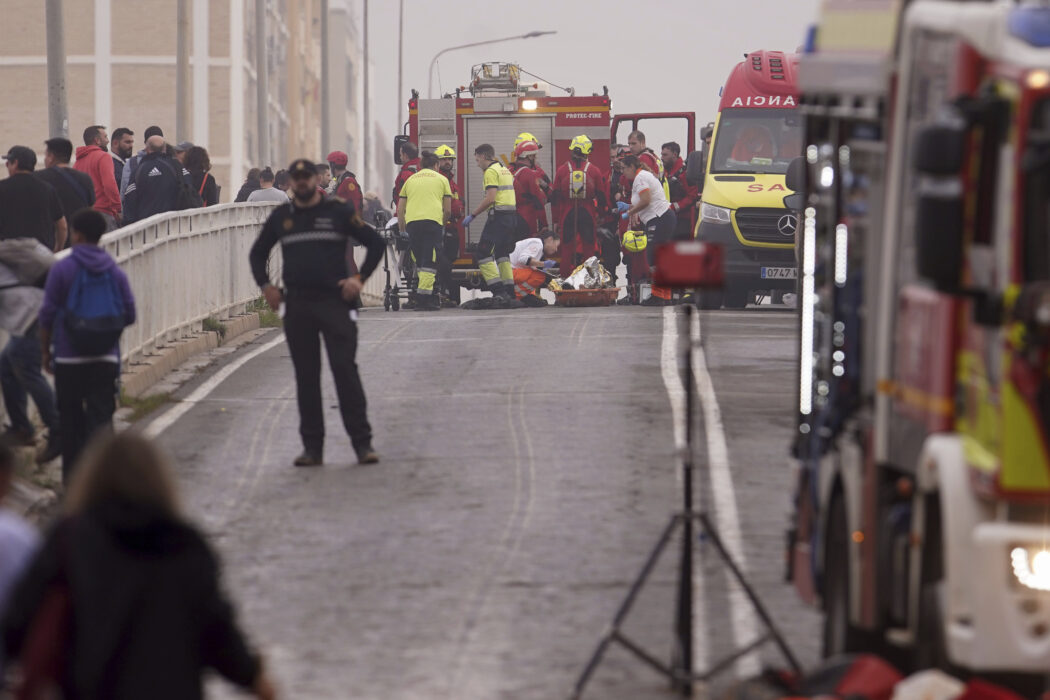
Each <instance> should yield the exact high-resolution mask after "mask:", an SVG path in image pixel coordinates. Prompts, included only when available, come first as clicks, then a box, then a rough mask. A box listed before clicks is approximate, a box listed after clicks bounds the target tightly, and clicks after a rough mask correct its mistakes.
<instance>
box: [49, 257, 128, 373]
mask: <svg viewBox="0 0 1050 700" xmlns="http://www.w3.org/2000/svg"><path fill="white" fill-rule="evenodd" d="M62 322H63V324H64V326H65V330H66V336H67V337H68V338H69V343H70V345H72V346H73V349H74V350H76V351H77V353H79V354H81V355H86V356H93V355H105V354H107V353H109V352H110V350H112V349H113V346H114V345H116V344H117V342H118V341H119V340H120V334H121V333H122V332H123V331H124V327H125V326H126V325H127V324H126V323H125V321H124V297H123V295H122V294H121V293H120V289H119V288H118V286H117V282H116V280H114V279H113V275H112V273H111V271H110V270H103V271H101V272H93V271H92V270H89V269H87V268H86V267H84V266H83V265H81V266H80V269H78V270H77V274H76V277H74V278H73V284H72V285H71V286H70V288H69V295H68V296H66V305H65V308H64V309H63V316H62Z"/></svg>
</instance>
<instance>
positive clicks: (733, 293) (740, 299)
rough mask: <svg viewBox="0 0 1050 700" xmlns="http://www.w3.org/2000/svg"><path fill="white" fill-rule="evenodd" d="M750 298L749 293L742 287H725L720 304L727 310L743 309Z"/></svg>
mask: <svg viewBox="0 0 1050 700" xmlns="http://www.w3.org/2000/svg"><path fill="white" fill-rule="evenodd" d="M752 298H753V297H752V296H751V292H750V291H749V290H748V289H746V288H744V287H727V288H726V290H725V300H724V301H723V302H722V303H723V305H724V306H725V307H726V308H727V309H744V308H747V304H748V302H749V301H751V300H752Z"/></svg>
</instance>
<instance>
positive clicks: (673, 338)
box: [660, 307, 761, 678]
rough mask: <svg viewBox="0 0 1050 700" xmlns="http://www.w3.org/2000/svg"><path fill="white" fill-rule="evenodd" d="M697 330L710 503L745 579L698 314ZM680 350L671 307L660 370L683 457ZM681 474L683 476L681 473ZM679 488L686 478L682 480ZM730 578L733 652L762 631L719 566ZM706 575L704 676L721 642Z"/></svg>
mask: <svg viewBox="0 0 1050 700" xmlns="http://www.w3.org/2000/svg"><path fill="white" fill-rule="evenodd" d="M692 318H693V324H692V327H691V328H690V329H689V334H690V336H691V340H692V341H693V377H694V381H695V384H696V390H697V394H698V396H699V398H700V409H701V411H702V412H703V416H704V434H705V436H706V442H707V445H706V447H707V460H706V466H707V474H708V478H709V480H710V488H711V491H710V496H711V498H710V499H709V502H710V503H712V504H713V505H714V508H713V509H714V511H715V512H714V521H715V526H716V527H717V528H718V532H719V535H721V537H722V540H723V542H724V543H725V546H726V549H728V550H729V552H730V554H731V555H732V556H733V558H734V560H735V561H736V563H737V565H738V566H739V567H740V569H741V570H742V571H743V572H744V574H745V575H746V574H747V572H748V570H749V568H748V563H747V557H746V554H745V552H744V547H743V535H742V530H741V527H740V515H739V509H738V507H737V497H736V489H735V488H734V486H733V478H732V474H731V472H730V467H729V447H728V444H727V442H726V436H725V430H724V428H723V424H722V411H721V409H720V408H719V406H718V397H717V396H716V394H715V390H714V384H713V382H712V380H711V375H710V373H709V372H708V369H707V358H706V356H705V354H704V350H703V347H702V346H701V345H700V342H699V340H700V337H701V335H700V334H701V329H700V319H699V317H698V315H697V314H694V315H693V317H692ZM677 347H678V316H677V314H676V313H675V309H674V308H672V307H669V308H665V309H664V333H663V344H662V347H661V357H660V368H661V374H662V375H663V379H664V385H665V386H666V387H667V393H668V396H669V398H670V400H671V410H672V413H673V414H674V436H675V445H676V447H677V448H678V449H679V451H682V450H684V448H685V391H684V389H683V387H682V380H681V377H680V375H679V373H678V364H677ZM679 473H680V470H679ZM695 481H696V483H697V484H699V486H698V488H703V487H704V486H703V484H704V482H703V481H702V480H700V479H697V480H695ZM679 482H681V478H680V477H679ZM703 502H704V501H703V499H699V498H698V499H697V500H696V503H698V504H699V503H703ZM707 552H708V556H717V554H716V553H715V551H714V549H713V548H712V547H709V548H707ZM694 562H695V564H694V566H697V567H698V568H699V562H700V558H699V557H696V558H694ZM719 565H720V566H722V568H723V571H724V573H725V580H726V586H727V590H728V599H729V606H730V610H729V618H730V622H731V624H732V638H733V642H734V644H733V648H734V649H736V648H740V647H741V646H744V645H746V644H750V643H751V642H752V641H754V640H755V639H757V638H758V634H759V625H758V620H757V618H756V616H755V612H754V610H753V609H752V607H751V603H750V601H749V600H748V598H747V595H746V594H745V593H744V591H743V590H742V589H741V588H740V587H739V586H738V585H737V584H736V581H735V580H733V578H732V574H731V573H730V572H729V570H728V568H725V567H724V565H722V563H721V562H720V561H719ZM703 578H704V577H703V572H702V571H699V570H694V577H693V581H694V585H693V610H694V626H693V630H694V632H693V634H694V637H693V650H694V668H695V669H697V670H698V671H702V670H703V669H705V668H706V667H707V665H708V664H709V663H710V662H709V657H710V653H711V652H710V649H709V647H708V639H709V637H710V636H712V635H713V636H714V637H718V636H720V635H718V634H717V632H716V630H712V629H710V628H708V627H706V626H705V625H704V624H703V622H704V615H705V610H706V601H705V598H704V590H703V583H704V581H703ZM735 669H736V674H737V677H738V678H748V677H750V676H753V675H756V674H757V673H758V672H759V671H760V670H761V668H760V663H759V657H758V654H757V652H752V653H750V654H748V655H746V656H744V657H742V658H741V659H739V660H738V661H737V662H736V664H735Z"/></svg>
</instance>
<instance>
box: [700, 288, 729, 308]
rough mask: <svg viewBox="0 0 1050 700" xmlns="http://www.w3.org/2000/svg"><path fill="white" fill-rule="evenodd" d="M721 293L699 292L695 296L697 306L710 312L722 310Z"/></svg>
mask: <svg viewBox="0 0 1050 700" xmlns="http://www.w3.org/2000/svg"><path fill="white" fill-rule="evenodd" d="M722 296H723V295H722V292H700V294H699V295H697V299H698V301H697V306H699V307H700V308H701V309H705V310H709V311H710V310H712V309H721V308H722Z"/></svg>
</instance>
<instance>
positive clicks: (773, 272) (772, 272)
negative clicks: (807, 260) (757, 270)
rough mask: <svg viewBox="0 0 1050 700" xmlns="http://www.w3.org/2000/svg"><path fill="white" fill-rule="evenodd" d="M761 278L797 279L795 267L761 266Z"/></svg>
mask: <svg viewBox="0 0 1050 700" xmlns="http://www.w3.org/2000/svg"><path fill="white" fill-rule="evenodd" d="M762 279H764V280H793V279H798V268H797V267H763V268H762Z"/></svg>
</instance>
